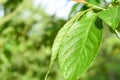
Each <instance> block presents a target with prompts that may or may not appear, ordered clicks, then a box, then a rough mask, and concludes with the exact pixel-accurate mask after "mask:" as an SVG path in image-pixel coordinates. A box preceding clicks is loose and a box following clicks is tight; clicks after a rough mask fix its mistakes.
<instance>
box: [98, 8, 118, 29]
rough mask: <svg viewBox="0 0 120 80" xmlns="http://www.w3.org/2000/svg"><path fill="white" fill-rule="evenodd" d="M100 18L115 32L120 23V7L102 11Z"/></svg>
mask: <svg viewBox="0 0 120 80" xmlns="http://www.w3.org/2000/svg"><path fill="white" fill-rule="evenodd" d="M98 17H99V18H101V19H102V20H103V21H104V22H105V23H106V24H107V25H109V26H110V27H111V28H112V29H113V30H115V29H116V28H117V27H118V25H119V23H120V6H119V7H114V8H111V9H107V10H105V11H101V12H100V13H99V14H98Z"/></svg>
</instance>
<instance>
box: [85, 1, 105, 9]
mask: <svg viewBox="0 0 120 80" xmlns="http://www.w3.org/2000/svg"><path fill="white" fill-rule="evenodd" d="M84 4H85V5H87V6H89V7H93V8H95V9H99V10H106V9H104V8H101V7H99V6H96V5H94V4H90V3H88V2H85V3H84Z"/></svg>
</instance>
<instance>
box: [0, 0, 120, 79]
mask: <svg viewBox="0 0 120 80" xmlns="http://www.w3.org/2000/svg"><path fill="white" fill-rule="evenodd" d="M35 1H36V0H0V80H44V77H45V74H46V72H47V70H48V67H49V63H50V56H51V47H52V44H53V41H54V38H55V36H56V34H57V32H58V30H59V29H60V28H61V27H62V26H63V25H64V24H65V22H66V21H67V20H69V19H70V18H71V17H72V16H73V15H74V14H75V13H76V12H78V11H80V10H85V9H87V7H85V6H83V5H82V4H78V3H74V4H73V5H72V7H70V8H69V9H70V11H64V12H62V13H63V15H64V14H65V13H66V12H68V13H69V14H68V15H66V16H67V18H62V17H61V18H60V17H57V16H56V14H49V12H47V11H46V9H47V7H48V6H47V5H42V3H40V5H39V6H37V7H35V5H33V3H34V2H35ZM53 1H54V0H53ZM56 1H57V0H56ZM62 1H65V0H61V2H62ZM88 1H89V2H90V3H92V4H95V5H99V6H102V7H106V6H108V5H109V4H110V1H111V0H88ZM48 2H51V3H52V0H48ZM59 2H60V1H59V0H58V3H59ZM69 3H70V1H68V0H66V4H65V5H64V6H67V5H68V4H69ZM43 6H45V7H43ZM54 6H55V7H56V6H57V5H54ZM64 6H63V8H64ZM63 8H61V9H63ZM58 11H59V10H58ZM64 16H65V15H64ZM106 26H107V25H106V24H104V36H103V41H102V45H101V49H100V51H99V55H98V56H97V58H96V59H95V61H94V63H93V65H92V66H91V68H90V69H89V70H88V71H87V72H86V73H84V74H83V75H82V76H81V78H80V79H79V80H120V40H119V39H117V37H116V35H115V34H114V33H111V32H110V31H109V30H108V28H106ZM48 80H64V78H63V76H62V74H61V72H60V70H59V66H58V64H57V63H55V65H54V66H53V68H52V70H51V72H50V74H49V76H48Z"/></svg>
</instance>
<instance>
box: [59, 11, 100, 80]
mask: <svg viewBox="0 0 120 80" xmlns="http://www.w3.org/2000/svg"><path fill="white" fill-rule="evenodd" d="M96 18H97V16H96V14H95V13H93V12H88V13H87V14H85V15H84V16H83V17H82V18H81V19H80V20H79V21H77V22H75V23H74V24H73V25H72V26H71V28H70V29H69V30H68V31H67V33H66V30H65V34H64V36H63V35H62V34H63V33H64V30H60V32H59V33H58V35H61V36H60V37H59V38H62V39H63V40H62V41H61V45H60V46H59V50H57V51H59V52H58V61H59V65H60V68H61V71H62V73H63V74H64V77H65V79H66V80H77V78H78V77H79V76H80V75H81V74H82V73H83V72H84V71H86V70H87V69H88V68H89V66H90V65H91V63H92V62H93V60H94V58H95V57H96V55H97V52H98V50H99V47H100V43H101V39H102V28H100V26H99V27H97V26H96V25H95V20H96ZM63 28H64V27H63ZM60 33H61V34H60Z"/></svg>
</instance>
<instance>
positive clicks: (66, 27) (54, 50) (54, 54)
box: [45, 12, 84, 80]
mask: <svg viewBox="0 0 120 80" xmlns="http://www.w3.org/2000/svg"><path fill="white" fill-rule="evenodd" d="M83 13H84V12H79V13H78V14H76V15H75V16H74V17H73V18H72V19H71V20H70V21H68V22H67V23H66V24H65V25H64V26H63V28H61V30H60V31H59V32H58V35H57V36H56V39H55V40H54V44H53V47H52V56H51V62H50V66H49V70H48V72H47V74H46V77H45V80H46V79H47V76H48V74H49V72H50V69H51V67H52V65H53V63H54V62H55V59H56V58H57V54H58V51H59V48H60V45H61V42H62V40H63V38H64V36H65V35H66V33H67V32H68V30H69V29H70V28H71V26H72V25H73V24H74V22H75V21H76V20H77V19H78V18H79V17H80V16H81V15H82V14H83Z"/></svg>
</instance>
